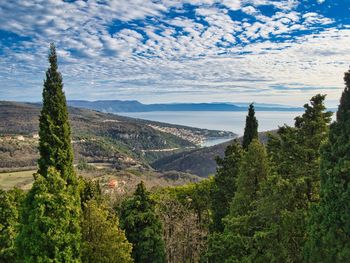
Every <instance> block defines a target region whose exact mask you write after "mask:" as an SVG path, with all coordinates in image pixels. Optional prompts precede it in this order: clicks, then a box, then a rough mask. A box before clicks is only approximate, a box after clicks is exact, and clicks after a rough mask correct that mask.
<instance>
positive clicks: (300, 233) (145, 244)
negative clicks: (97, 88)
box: [0, 44, 350, 263]
mask: <svg viewBox="0 0 350 263" xmlns="http://www.w3.org/2000/svg"><path fill="white" fill-rule="evenodd" d="M49 63H50V67H49V69H48V70H47V72H46V78H45V82H44V90H43V105H42V110H41V114H40V121H39V136H40V139H39V153H40V158H39V160H38V167H39V168H38V171H37V173H36V174H34V179H35V181H34V184H33V187H32V188H31V189H30V190H29V191H28V192H24V191H21V190H19V189H13V190H10V191H3V190H1V191H0V262H33V263H34V262H35V263H37V262H91V263H92V262H94V263H99V262H101V263H102V262H106V263H107V262H111V263H112V262H118V263H123V262H136V263H141V262H142V263H151V262H152V263H157V262H171V263H175V262H184V263H187V262H349V259H350V218H349V217H350V205H349V204H350V203H349V200H350V188H349V181H350V176H349V174H350V165H349V164H350V138H349V136H350V70H349V71H348V72H346V73H345V77H344V81H345V85H346V87H345V89H344V91H343V94H342V96H341V100H340V105H339V108H338V111H337V115H336V121H335V122H333V123H332V124H330V123H331V117H332V116H331V115H332V114H331V113H330V112H327V111H326V108H325V105H324V100H325V95H320V94H318V95H315V96H314V97H312V98H311V99H310V103H308V104H305V105H304V109H305V111H304V113H303V114H302V115H301V116H298V117H296V118H295V125H294V127H290V126H286V125H285V126H283V127H280V128H279V129H278V131H277V133H274V134H270V135H269V136H268V140H267V143H266V144H263V143H262V142H260V141H259V140H258V120H257V119H256V117H255V111H254V105H253V104H251V105H250V106H249V111H248V115H247V118H246V127H245V131H244V136H243V142H242V143H241V142H239V141H238V140H235V141H234V142H233V143H232V144H230V145H229V146H228V147H227V148H226V151H225V156H224V157H222V158H220V157H218V158H217V159H216V162H217V171H216V173H215V176H213V177H210V178H208V179H205V180H202V181H200V182H198V183H193V184H187V185H184V186H179V187H169V188H159V189H156V190H154V191H149V190H147V189H146V187H145V185H144V184H143V183H142V182H141V183H140V184H138V185H137V188H136V190H135V192H134V193H133V194H131V195H128V194H126V195H124V196H123V197H122V198H118V199H113V200H112V199H111V198H110V196H108V195H107V196H106V195H103V194H102V191H101V189H100V185H99V182H98V181H94V180H87V179H83V178H81V177H78V176H77V175H76V172H75V170H74V167H73V148H72V145H71V128H70V123H69V120H68V110H67V105H66V98H65V95H64V92H63V90H62V88H63V82H62V76H61V74H60V73H59V72H58V65H57V56H56V50H55V46H54V45H53V44H52V45H51V47H50V52H49Z"/></svg>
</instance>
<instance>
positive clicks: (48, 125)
mask: <svg viewBox="0 0 350 263" xmlns="http://www.w3.org/2000/svg"><path fill="white" fill-rule="evenodd" d="M49 62H50V68H49V69H48V70H47V72H46V80H45V82H44V91H43V108H42V112H41V116H40V131H39V135H40V143H39V149H40V159H39V170H38V172H37V173H36V174H35V175H34V179H35V180H34V184H33V187H32V189H31V190H30V191H29V193H28V195H27V197H26V200H25V201H24V205H23V207H22V210H21V218H20V223H21V228H20V233H19V235H18V237H17V239H16V248H17V256H18V261H19V262H26V263H28V262H33V263H34V262H80V242H81V231H80V216H81V207H80V197H79V191H78V190H77V188H78V180H77V178H76V175H75V173H74V170H73V153H72V146H71V143H70V140H71V138H70V126H69V122H68V113H67V105H66V99H65V95H64V93H63V91H62V87H63V84H62V77H61V74H60V73H59V72H58V71H57V56H56V50H55V46H54V45H53V44H51V46H50V52H49Z"/></svg>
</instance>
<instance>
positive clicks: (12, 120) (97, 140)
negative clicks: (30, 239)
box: [0, 101, 234, 168]
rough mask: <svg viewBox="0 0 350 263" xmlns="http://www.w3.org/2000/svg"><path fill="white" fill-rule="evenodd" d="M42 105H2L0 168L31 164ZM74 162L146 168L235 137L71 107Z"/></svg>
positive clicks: (225, 133) (224, 133) (1, 103)
mask: <svg viewBox="0 0 350 263" xmlns="http://www.w3.org/2000/svg"><path fill="white" fill-rule="evenodd" d="M40 109H41V105H39V104H32V103H19V102H5V101H2V102H1V101H0V119H1V123H0V146H1V148H0V157H1V158H0V160H1V162H0V168H4V167H24V166H32V165H35V163H36V159H37V156H38V151H37V143H38V138H37V134H38V127H39V112H40ZM69 112H70V122H71V125H72V131H73V138H72V139H73V147H74V150H75V156H76V158H77V159H81V158H83V159H86V160H87V161H88V162H113V163H115V165H117V166H118V165H123V164H125V163H127V162H136V163H143V164H145V165H147V163H149V162H151V161H154V160H156V159H158V158H160V157H163V156H166V155H169V154H170V153H173V152H179V151H183V150H185V149H188V148H196V147H198V146H197V145H198V144H199V143H200V142H201V141H203V140H205V139H207V138H208V137H227V136H234V134H233V133H231V132H222V131H211V130H205V129H197V128H191V127H185V126H179V125H171V124H165V123H159V122H148V121H143V120H137V119H133V118H128V117H122V116H118V115H114V114H106V113H102V112H97V111H93V110H87V109H78V108H73V107H70V108H69Z"/></svg>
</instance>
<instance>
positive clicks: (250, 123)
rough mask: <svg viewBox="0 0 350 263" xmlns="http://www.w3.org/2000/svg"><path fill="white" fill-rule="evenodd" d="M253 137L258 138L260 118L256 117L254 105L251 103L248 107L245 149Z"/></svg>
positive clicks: (243, 144) (244, 136)
mask: <svg viewBox="0 0 350 263" xmlns="http://www.w3.org/2000/svg"><path fill="white" fill-rule="evenodd" d="M253 139H258V120H257V119H256V117H255V110H254V105H253V103H251V104H250V105H249V109H248V115H247V117H246V121H245V128H244V135H243V142H242V146H243V149H244V150H247V149H248V146H249V144H250V143H251V141H252V140H253Z"/></svg>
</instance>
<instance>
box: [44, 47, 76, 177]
mask: <svg viewBox="0 0 350 263" xmlns="http://www.w3.org/2000/svg"><path fill="white" fill-rule="evenodd" d="M49 63H50V67H49V68H48V70H47V71H46V79H45V82H44V89H43V106H42V110H41V114H40V119H39V136H40V139H39V152H40V158H39V160H38V165H39V170H38V173H39V174H41V175H42V176H44V177H45V176H46V174H47V171H48V169H49V167H54V168H55V169H56V170H57V171H58V172H59V173H60V175H61V177H62V178H63V179H64V180H66V181H67V183H68V184H71V183H72V184H75V183H76V180H77V178H76V176H75V174H74V171H73V149H72V145H71V130H70V125H69V121H68V110H67V103H66V97H65V95H64V92H63V83H62V76H61V74H60V73H59V72H58V66H57V55H56V48H55V46H54V44H51V45H50V53H49Z"/></svg>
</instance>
